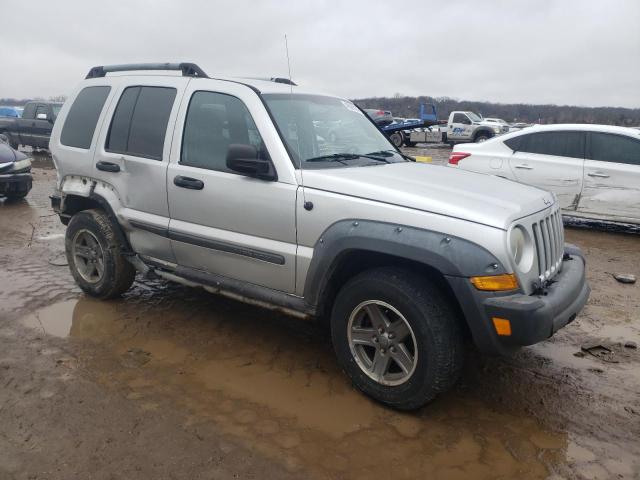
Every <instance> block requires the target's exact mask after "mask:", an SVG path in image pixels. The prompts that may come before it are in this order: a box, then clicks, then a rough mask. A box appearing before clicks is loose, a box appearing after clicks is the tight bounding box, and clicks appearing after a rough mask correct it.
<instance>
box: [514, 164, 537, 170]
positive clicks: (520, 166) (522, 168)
mask: <svg viewBox="0 0 640 480" xmlns="http://www.w3.org/2000/svg"><path fill="white" fill-rule="evenodd" d="M516 168H519V169H521V170H533V167H530V166H529V165H527V164H526V163H521V164H520V165H516Z"/></svg>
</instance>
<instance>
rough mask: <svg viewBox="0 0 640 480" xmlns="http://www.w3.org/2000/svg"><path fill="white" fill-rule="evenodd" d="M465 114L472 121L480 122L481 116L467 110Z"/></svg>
mask: <svg viewBox="0 0 640 480" xmlns="http://www.w3.org/2000/svg"><path fill="white" fill-rule="evenodd" d="M467 116H468V117H469V118H470V119H471V121H472V122H481V121H482V117H481V116H479V115H477V114H475V113H473V112H467Z"/></svg>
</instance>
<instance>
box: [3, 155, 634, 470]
mask: <svg viewBox="0 0 640 480" xmlns="http://www.w3.org/2000/svg"><path fill="white" fill-rule="evenodd" d="M430 153H433V152H429V151H426V152H425V151H423V152H422V153H421V154H426V155H428V154H430ZM438 155H439V156H438ZM447 155H448V152H445V153H444V154H443V153H442V152H440V151H438V152H435V153H433V156H434V158H436V156H438V157H437V158H440V157H442V158H446V156H447ZM34 177H35V178H34V180H35V182H34V189H33V191H32V192H31V193H30V195H29V196H28V198H27V200H26V201H23V202H18V203H11V204H8V203H6V202H5V203H1V202H0V271H1V272H2V274H1V275H0V479H2V480H4V479H35V478H37V479H65V480H68V479H84V478H96V479H112V478H118V479H120V478H122V479H131V478H136V479H146V478H152V479H165V478H166V479H183V478H184V479H214V478H215V479H221V478H222V479H224V478H254V479H269V478H276V479H280V478H305V479H306V478H319V479H324V478H331V479H351V478H362V479H364V478H366V479H369V480H371V479H377V478H385V479H388V478H394V479H416V478H429V479H449V478H461V479H462V478H464V479H469V478H473V479H484V478H504V479H511V478H521V479H529V478H554V479H555V478H588V479H592V478H593V479H596V478H597V479H609V478H640V440H639V439H640V351H639V350H638V349H637V348H635V349H634V348H630V347H632V346H633V343H630V342H635V343H636V344H640V285H638V284H635V285H622V284H620V283H617V282H616V281H615V280H614V279H613V278H612V275H611V274H612V273H615V272H627V273H634V274H636V275H640V236H638V235H622V234H613V233H603V232H596V231H589V230H577V229H569V230H568V231H567V240H568V241H570V242H573V243H576V244H578V245H579V246H580V247H581V248H583V249H584V250H585V252H586V254H587V256H588V262H589V264H588V267H589V281H590V283H591V286H592V288H593V294H592V297H591V300H590V302H589V305H588V306H587V307H586V309H585V310H584V312H583V313H582V315H580V316H579V317H578V319H577V320H576V321H575V322H574V323H572V324H571V325H570V326H568V327H567V328H565V329H563V330H562V331H561V332H559V333H558V334H557V335H556V336H555V337H553V338H552V339H551V340H549V341H547V342H544V343H542V344H540V345H537V346H534V347H530V348H524V349H522V350H521V351H520V352H518V354H516V355H515V356H514V357H511V358H488V357H483V356H481V355H478V354H477V353H475V352H474V351H473V350H472V349H469V351H468V354H467V357H468V358H467V362H466V368H465V370H464V373H463V378H462V380H461V381H460V383H459V384H458V386H457V387H456V388H454V390H453V391H451V392H450V393H448V394H446V395H443V396H442V397H440V398H439V399H437V400H436V401H435V402H434V403H432V404H431V405H429V406H427V407H425V408H423V409H422V410H420V411H418V412H415V413H411V414H403V413H397V412H393V411H391V410H388V409H386V408H384V407H381V406H379V405H377V404H375V403H373V402H372V401H370V400H369V399H367V398H366V397H364V396H363V395H361V394H360V393H358V392H356V391H355V390H354V389H353V388H352V387H351V385H350V384H349V382H348V381H347V379H346V377H345V376H344V375H343V374H342V373H341V372H340V371H339V369H338V367H337V366H336V363H335V360H334V357H333V353H332V350H331V346H330V343H329V339H328V335H327V333H326V331H325V330H324V329H322V328H320V327H318V326H316V325H314V324H310V323H307V322H302V321H299V320H295V319H291V318H288V317H285V316H282V315H279V314H275V313H271V312H268V311H265V310H260V309H257V308H253V307H249V306H246V305H243V304H239V303H236V302H234V301H231V300H228V299H224V298H221V297H217V296H214V295H211V294H207V293H205V292H202V291H199V290H196V289H188V288H186V287H182V286H177V285H172V284H168V283H164V282H156V281H148V280H142V279H139V280H138V281H137V282H136V284H135V286H134V288H132V290H131V291H129V292H128V293H127V294H126V295H125V297H124V298H122V299H121V300H117V301H109V302H101V301H96V300H92V299H90V298H87V297H85V296H84V295H82V294H81V293H80V291H79V290H78V289H77V288H76V287H75V286H74V284H73V282H72V279H71V276H70V274H69V272H68V268H67V266H66V260H65V258H64V255H63V240H64V239H63V233H64V227H63V226H62V225H61V224H60V223H59V221H58V219H57V217H55V216H53V215H52V212H51V210H50V209H49V206H48V203H49V200H48V195H49V193H50V191H51V188H52V186H53V182H54V178H55V170H53V169H52V165H51V162H50V160H49V159H48V157H45V156H42V157H38V160H37V162H36V168H35V169H34ZM625 343H627V345H628V347H625V346H624V344H625ZM587 344H591V345H603V346H604V347H605V348H595V349H592V350H591V353H588V352H587V353H585V352H582V351H581V347H582V346H584V345H587ZM587 346H588V345H587ZM607 349H608V351H607ZM592 353H593V355H592Z"/></svg>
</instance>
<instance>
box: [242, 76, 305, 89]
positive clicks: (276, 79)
mask: <svg viewBox="0 0 640 480" xmlns="http://www.w3.org/2000/svg"><path fill="white" fill-rule="evenodd" d="M245 78H248V79H250V80H262V81H265V82H275V83H284V84H285V85H293V86H294V87H297V86H298V84H297V83H294V82H293V80H289V79H288V78H283V77H245Z"/></svg>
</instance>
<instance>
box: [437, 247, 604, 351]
mask: <svg viewBox="0 0 640 480" xmlns="http://www.w3.org/2000/svg"><path fill="white" fill-rule="evenodd" d="M585 273H586V264H585V259H584V256H583V255H582V252H581V251H580V250H579V249H578V248H577V247H574V246H572V245H566V246H565V259H564V261H563V264H562V270H561V271H560V273H558V274H557V275H556V276H555V277H554V278H553V283H551V284H550V285H549V286H547V287H546V288H545V289H544V292H542V293H540V294H534V295H525V294H523V293H515V294H507V295H504V294H503V295H500V294H497V293H490V292H480V291H478V290H476V289H475V288H474V287H473V286H472V285H470V282H469V280H468V279H466V278H465V279H460V278H458V279H456V280H455V281H454V284H455V285H456V286H455V287H454V285H452V287H453V288H454V291H455V292H456V293H457V294H459V300H460V303H461V307H462V310H463V312H464V314H465V316H466V318H467V323H468V324H469V327H470V329H471V333H472V335H473V338H474V341H475V343H476V345H477V346H478V348H479V349H480V350H481V351H483V352H485V353H508V352H509V351H511V350H513V348H514V347H517V346H524V345H532V344H534V343H538V342H541V341H542V340H545V339H547V338H549V337H550V336H551V335H553V334H554V333H555V332H557V331H558V330H559V329H561V328H562V327H564V326H565V325H567V324H569V323H570V322H572V321H573V320H574V319H575V318H576V315H577V314H578V313H579V312H580V310H582V308H583V307H584V305H585V304H586V303H587V300H588V299H589V294H590V293H591V289H590V288H589V284H588V283H587V280H586V276H585ZM449 280H450V283H451V279H449ZM465 284H467V285H468V286H467V287H466V288H465V286H464V285H465ZM494 317H497V318H501V319H506V320H509V322H510V324H511V335H508V336H500V335H498V334H497V333H496V331H495V328H494V326H493V321H492V318H494Z"/></svg>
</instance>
